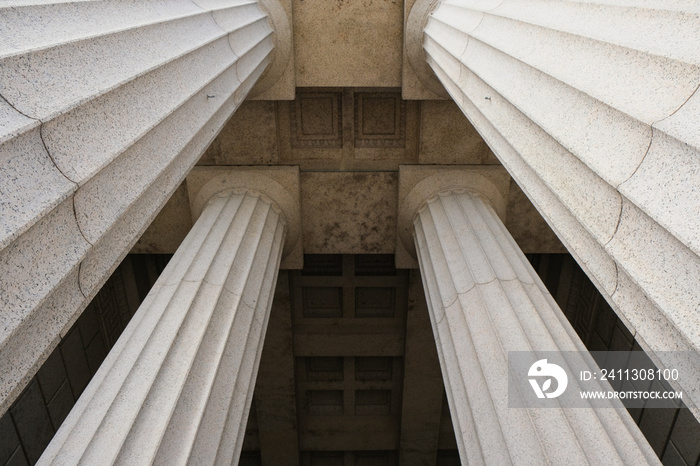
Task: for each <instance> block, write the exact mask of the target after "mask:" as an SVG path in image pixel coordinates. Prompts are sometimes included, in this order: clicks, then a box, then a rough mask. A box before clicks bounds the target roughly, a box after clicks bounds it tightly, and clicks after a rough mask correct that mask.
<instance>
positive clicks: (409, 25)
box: [404, 0, 449, 97]
mask: <svg viewBox="0 0 700 466" xmlns="http://www.w3.org/2000/svg"><path fill="white" fill-rule="evenodd" d="M439 4H440V2H439V0H416V2H415V3H414V4H413V6H412V7H411V10H410V11H409V12H408V18H407V19H406V26H405V32H404V49H405V50H406V52H405V54H406V58H407V59H408V60H407V61H408V63H409V65H410V67H411V69H412V70H413V72H414V73H415V74H416V76H417V77H418V80H419V81H420V82H421V83H422V84H423V85H424V86H425V87H426V88H427V89H428V90H430V91H431V92H433V93H434V94H436V95H438V96H440V97H449V96H448V95H447V92H445V88H444V87H443V85H442V84H441V83H440V80H439V79H438V77H437V76H436V75H435V73H434V72H433V70H432V68H430V66H429V65H428V62H427V61H426V58H425V52H424V51H423V31H424V30H425V27H426V25H427V24H428V19H429V17H430V13H432V12H433V10H435V8H436V7H437V6H438V5H439Z"/></svg>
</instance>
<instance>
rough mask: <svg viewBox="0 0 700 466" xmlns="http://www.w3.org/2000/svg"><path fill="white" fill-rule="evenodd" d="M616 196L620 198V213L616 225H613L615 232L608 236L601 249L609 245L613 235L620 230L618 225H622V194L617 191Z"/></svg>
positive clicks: (613, 237)
mask: <svg viewBox="0 0 700 466" xmlns="http://www.w3.org/2000/svg"><path fill="white" fill-rule="evenodd" d="M617 195H618V196H619V197H620V213H619V214H618V216H617V223H616V224H615V231H613V234H612V235H610V239H609V240H607V241H606V242H605V244H604V245H603V247H605V246H607V245H608V244H610V242H611V241H612V240H613V239H615V235H616V234H617V230H619V229H620V224H621V223H622V211H623V210H624V204H623V199H622V194H621V193H620V192H619V191H617Z"/></svg>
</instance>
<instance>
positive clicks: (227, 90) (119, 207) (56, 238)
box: [0, 0, 285, 413]
mask: <svg viewBox="0 0 700 466" xmlns="http://www.w3.org/2000/svg"><path fill="white" fill-rule="evenodd" d="M261 1H263V0H261ZM272 24H273V22H272V21H271V20H270V14H268V12H266V11H265V9H263V8H261V5H260V2H258V1H257V0H256V1H242V0H197V1H193V0H155V1H148V2H135V3H134V2H122V1H116V0H104V1H99V2H96V1H87V2H55V3H50V2H38V3H37V2H11V5H10V6H0V219H1V220H0V291H1V292H0V374H1V377H0V413H2V412H4V411H5V410H6V409H7V407H8V406H9V405H10V403H12V401H13V400H14V398H16V396H17V395H18V394H19V393H20V392H21V390H22V389H23V388H24V385H25V384H26V382H27V381H28V380H29V379H30V378H31V377H32V376H33V375H34V373H35V372H36V370H37V369H38V367H39V366H40V365H41V363H42V362H43V360H44V359H45V358H46V357H47V356H48V354H50V352H51V350H52V349H53V348H54V347H55V345H56V344H57V343H58V341H59V339H60V334H61V332H64V331H65V330H66V329H68V328H70V325H72V323H73V322H74V321H75V320H76V319H77V317H78V316H79V315H80V312H81V311H82V310H83V309H84V307H85V306H86V305H87V303H88V302H89V301H90V299H92V297H94V295H95V294H96V293H97V291H99V289H100V287H101V286H102V284H103V283H104V282H105V280H106V279H107V278H108V277H109V275H110V274H111V273H112V271H113V270H114V268H115V267H116V266H117V265H118V263H119V261H120V260H121V259H122V258H123V257H124V256H125V255H126V253H127V252H128V251H129V250H130V248H131V247H132V246H133V244H134V243H135V242H136V240H137V239H138V237H139V236H140V235H141V234H142V233H143V231H144V230H145V229H146V227H147V226H148V225H149V224H150V223H151V221H152V220H153V219H154V217H155V216H156V214H157V213H158V211H159V210H160V209H161V207H162V206H163V205H164V204H165V202H166V201H167V200H168V198H169V197H170V195H171V194H172V193H173V192H174V190H175V189H176V188H177V186H179V185H180V183H181V182H182V180H183V179H184V177H185V176H186V175H187V173H188V171H189V170H190V169H191V167H192V166H193V165H194V164H195V163H196V161H197V160H198V158H199V157H200V155H201V154H202V153H203V152H204V150H205V149H206V147H207V146H208V145H209V144H210V143H211V141H212V140H213V138H214V137H215V136H216V135H217V133H218V132H219V130H220V129H221V127H222V126H223V124H224V123H225V122H226V121H227V119H228V118H229V117H230V116H231V114H232V113H233V112H234V111H235V109H236V108H237V107H238V106H239V105H240V103H241V102H242V101H243V100H244V99H245V97H246V95H247V94H248V93H249V91H250V90H251V88H252V87H253V86H254V85H255V84H256V82H257V81H258V80H259V79H260V77H261V75H262V74H263V72H265V70H266V69H267V68H268V66H269V65H270V63H271V62H272V61H273V58H275V56H276V55H275V54H276V53H277V50H278V49H277V48H276V47H275V43H276V41H278V40H284V39H285V38H284V37H279V34H277V31H276V30H273V27H272ZM273 68H274V67H273Z"/></svg>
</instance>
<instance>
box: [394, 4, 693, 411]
mask: <svg viewBox="0 0 700 466" xmlns="http://www.w3.org/2000/svg"><path fill="white" fill-rule="evenodd" d="M697 13H698V8H697V5H696V4H691V3H684V4H681V3H673V2H671V3H669V2H663V1H651V2H645V1H641V0H640V1H627V2H597V1H596V2H579V1H557V2H550V1H541V0H527V1H524V0H486V1H484V0H464V1H460V2H451V1H437V2H433V1H431V0H425V1H419V2H417V3H416V6H414V7H413V9H412V10H411V13H410V15H409V24H408V27H407V33H406V34H407V37H406V44H407V48H408V52H407V53H408V56H409V59H410V63H411V65H412V66H413V67H414V68H415V69H417V74H418V75H419V76H422V77H423V79H424V82H425V83H426V85H427V86H430V88H431V89H433V90H435V88H436V82H435V76H437V79H438V80H439V82H438V83H437V86H439V87H442V86H444V89H446V90H447V92H448V93H449V94H450V96H451V97H452V99H454V101H455V103H456V104H457V105H458V106H459V107H460V108H461V109H462V111H463V112H464V114H465V115H466V116H467V118H469V120H470V121H471V123H472V124H473V126H474V127H475V128H476V129H477V130H478V131H479V133H480V134H481V136H482V137H483V138H484V140H485V141H486V142H487V143H488V144H489V146H490V147H491V149H492V150H493V152H494V153H495V154H496V156H497V157H498V158H499V159H500V161H501V162H502V164H503V165H504V166H505V167H506V168H507V169H508V171H509V173H510V174H511V175H512V176H513V179H514V180H515V181H516V182H517V183H518V184H519V185H520V186H521V188H522V189H523V191H524V192H525V193H526V194H527V196H528V197H529V198H530V200H531V201H532V203H533V204H534V205H535V207H536V208H537V209H538V211H539V212H540V213H541V214H542V215H543V216H544V217H545V219H546V220H547V222H548V223H549V224H550V225H551V226H552V228H553V229H554V231H555V232H556V234H557V235H558V236H559V238H560V239H561V240H562V242H563V243H564V244H565V245H566V247H567V249H568V250H569V251H570V252H571V254H572V255H573V256H574V257H575V258H576V260H577V261H578V263H579V264H580V265H581V266H582V267H583V269H584V270H585V271H586V273H587V274H588V275H589V277H590V278H591V279H592V280H593V282H594V283H595V284H596V286H597V287H598V289H599V290H600V291H601V293H603V294H604V295H605V296H606V297H607V298H608V301H609V302H611V304H612V305H613V307H614V308H615V310H616V312H617V313H618V315H619V316H620V317H621V318H622V319H623V320H624V321H625V322H626V323H628V324H629V327H630V328H631V329H632V330H633V333H635V332H636V335H635V338H636V339H637V341H639V342H640V344H641V345H643V346H644V347H645V348H646V349H651V350H652V354H651V356H652V358H654V359H655V362H656V363H657V364H660V365H662V366H668V367H671V368H676V369H678V370H679V371H681V372H682V373H683V374H684V377H685V380H686V382H685V383H684V386H683V387H682V388H683V389H684V390H685V392H686V393H687V394H689V397H688V399H684V402H685V403H686V404H687V405H688V406H689V408H690V409H691V410H693V411H694V413H695V416H696V417H699V418H700V408H698V406H700V367H699V366H698V364H697V362H696V361H697V357H696V355H697V354H698V351H700V313H698V309H699V308H700V287H699V286H698V283H700V220H699V219H700V190H698V189H697V186H698V185H700V133H699V132H698V131H697V121H698V120H699V119H700V92H697V89H698V87H699V86H700V66H699V65H700V52H699V49H698V47H697V46H696V44H697V43H698V40H699V39H700V37H699V35H698V34H699V33H698V31H700V16H698V14H697ZM431 76H432V78H431ZM440 83H442V86H440ZM435 92H439V90H435ZM443 93H444V91H443ZM661 351H666V352H669V351H676V352H684V354H686V355H688V357H686V358H681V359H680V360H672V359H671V358H672V355H671V354H670V353H659V354H658V355H656V354H655V353H657V352H661Z"/></svg>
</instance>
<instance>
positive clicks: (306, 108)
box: [290, 92, 343, 148]
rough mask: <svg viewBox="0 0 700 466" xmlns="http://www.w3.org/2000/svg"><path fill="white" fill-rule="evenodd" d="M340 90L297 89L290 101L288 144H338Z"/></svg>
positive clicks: (340, 134) (309, 146) (341, 136)
mask: <svg viewBox="0 0 700 466" xmlns="http://www.w3.org/2000/svg"><path fill="white" fill-rule="evenodd" d="M342 95H343V94H342V93H341V92H299V93H297V98H296V100H295V101H294V102H292V105H291V106H290V108H291V112H292V114H291V118H290V120H291V125H292V147H294V148H313V147H337V148H338V147H342V145H343V133H342V107H341V101H342Z"/></svg>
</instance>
